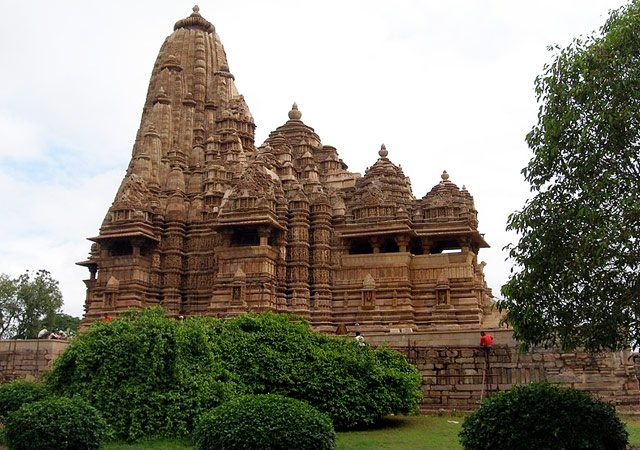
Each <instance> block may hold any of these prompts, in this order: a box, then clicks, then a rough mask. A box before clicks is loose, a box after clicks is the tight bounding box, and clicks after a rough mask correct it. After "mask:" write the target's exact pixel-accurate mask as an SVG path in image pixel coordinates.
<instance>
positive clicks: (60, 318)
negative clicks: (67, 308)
mask: <svg viewBox="0 0 640 450" xmlns="http://www.w3.org/2000/svg"><path fill="white" fill-rule="evenodd" d="M79 326H80V318H79V317H73V316H70V315H69V314H62V313H58V314H54V315H53V316H52V317H50V318H48V320H45V321H42V322H41V324H40V326H39V327H38V328H40V329H42V328H46V329H47V330H49V331H64V332H65V333H66V334H67V335H69V336H75V335H76V334H77V333H78V327H79Z"/></svg>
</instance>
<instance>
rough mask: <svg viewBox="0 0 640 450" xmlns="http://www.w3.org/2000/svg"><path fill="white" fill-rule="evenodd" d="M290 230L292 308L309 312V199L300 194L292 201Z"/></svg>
mask: <svg viewBox="0 0 640 450" xmlns="http://www.w3.org/2000/svg"><path fill="white" fill-rule="evenodd" d="M289 210H290V211H291V220H290V222H289V230H290V233H291V239H290V243H289V252H290V255H291V257H290V261H289V271H290V287H291V308H292V311H291V312H293V313H296V314H302V315H305V316H308V313H309V201H308V200H307V199H306V198H304V199H303V198H302V196H299V197H298V199H296V200H294V201H293V202H292V203H291V206H290V208H289Z"/></svg>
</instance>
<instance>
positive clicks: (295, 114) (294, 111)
mask: <svg viewBox="0 0 640 450" xmlns="http://www.w3.org/2000/svg"><path fill="white" fill-rule="evenodd" d="M301 117H302V113H301V112H300V111H298V105H297V104H296V103H295V102H294V103H293V106H292V107H291V111H289V119H291V120H300V118H301Z"/></svg>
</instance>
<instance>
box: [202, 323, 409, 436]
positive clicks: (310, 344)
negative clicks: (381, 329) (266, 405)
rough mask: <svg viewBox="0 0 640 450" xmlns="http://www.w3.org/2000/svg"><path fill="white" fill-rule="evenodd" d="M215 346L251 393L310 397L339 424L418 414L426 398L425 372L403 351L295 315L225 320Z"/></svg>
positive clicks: (341, 426)
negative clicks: (316, 327)
mask: <svg viewBox="0 0 640 450" xmlns="http://www.w3.org/2000/svg"><path fill="white" fill-rule="evenodd" d="M211 343H212V345H213V347H214V352H215V353H216V354H218V355H220V356H221V358H222V359H223V364H224V367H225V368H226V369H227V370H229V371H230V372H233V373H234V374H236V376H237V377H238V378H239V379H240V380H241V383H242V384H243V385H244V386H245V387H246V389H247V390H248V392H250V393H253V394H279V395H282V396H286V397H291V398H296V399H300V400H305V401H307V402H308V403H310V404H311V405H312V406H314V407H316V408H318V409H319V410H320V411H322V412H325V413H327V414H328V415H329V416H330V417H331V419H332V420H333V424H334V426H335V427H336V428H338V429H346V428H353V427H358V426H364V425H370V424H372V423H374V422H375V421H376V420H378V419H380V418H381V417H383V416H386V415H388V414H392V413H393V414H400V413H402V414H410V413H413V412H415V411H417V409H418V402H419V401H420V399H421V398H422V392H421V390H420V383H421V377H420V375H419V374H418V371H417V369H416V368H415V367H414V366H412V365H410V364H408V363H407V361H406V359H405V358H404V356H403V355H401V354H399V353H397V352H394V351H391V350H389V349H387V348H379V349H376V350H372V349H370V348H369V347H368V346H367V347H361V346H360V345H359V344H358V343H357V342H356V341H354V340H353V339H344V338H339V337H329V336H326V335H322V334H319V333H313V332H311V331H310V330H309V324H308V323H307V322H305V321H303V320H302V319H296V318H292V317H291V316H287V315H283V314H274V313H270V312H267V313H264V314H253V313H249V314H243V315H241V316H238V317H235V318H233V319H225V320H221V321H219V322H218V323H217V325H216V339H215V340H212V341H211Z"/></svg>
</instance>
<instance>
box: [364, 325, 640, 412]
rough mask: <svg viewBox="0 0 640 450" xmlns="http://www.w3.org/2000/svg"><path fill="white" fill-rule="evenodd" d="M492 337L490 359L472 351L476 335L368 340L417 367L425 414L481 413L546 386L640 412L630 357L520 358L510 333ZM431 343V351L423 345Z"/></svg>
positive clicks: (551, 354)
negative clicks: (485, 403)
mask: <svg viewBox="0 0 640 450" xmlns="http://www.w3.org/2000/svg"><path fill="white" fill-rule="evenodd" d="M491 333H492V334H493V335H494V347H493V349H492V351H491V353H490V354H489V356H488V358H487V357H485V355H484V353H483V352H482V351H481V350H480V348H479V347H478V345H477V344H473V345H471V342H475V341H476V340H479V335H478V333H477V332H453V331H452V332H450V335H451V336H450V339H448V338H447V336H446V334H447V333H442V332H439V333H431V334H429V333H421V334H411V333H403V334H397V335H395V336H392V335H389V334H387V335H382V334H380V335H377V336H365V339H367V341H368V342H369V343H370V344H372V345H380V344H383V343H384V344H386V345H389V346H391V347H392V348H394V349H395V350H398V351H400V352H402V353H404V354H405V355H406V356H407V359H408V360H409V362H411V363H412V364H415V365H416V366H417V367H418V370H419V371H420V373H421V375H422V390H423V394H424V397H423V400H422V403H421V405H420V407H421V410H423V411H425V412H426V411H434V410H439V409H446V410H451V409H457V410H472V409H476V408H477V407H478V405H479V402H480V400H481V398H482V397H486V396H488V395H491V394H492V393H494V392H498V391H503V390H509V389H511V388H512V387H513V386H515V385H519V384H528V383H530V382H533V381H542V380H546V381H548V382H550V383H553V384H558V385H564V386H567V387H572V388H576V389H580V390H585V391H589V392H592V393H594V394H596V395H598V396H599V397H600V398H602V399H603V400H605V401H609V402H612V403H613V404H615V405H616V407H617V408H618V409H619V410H620V411H627V412H640V386H639V384H638V376H637V372H636V366H635V361H634V359H635V358H634V357H633V354H632V353H631V352H630V351H621V352H615V353H598V354H592V353H587V352H584V351H576V352H573V353H561V352H559V351H557V350H553V349H534V350H532V351H530V352H527V353H522V354H521V353H519V352H518V348H517V345H516V343H515V341H513V339H512V336H510V332H508V331H507V332H504V331H499V330H496V331H495V332H494V331H491ZM496 341H497V342H498V343H496ZM427 342H430V343H431V344H432V345H424V344H425V343H427ZM444 342H454V345H445V344H444ZM485 367H486V371H485Z"/></svg>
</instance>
